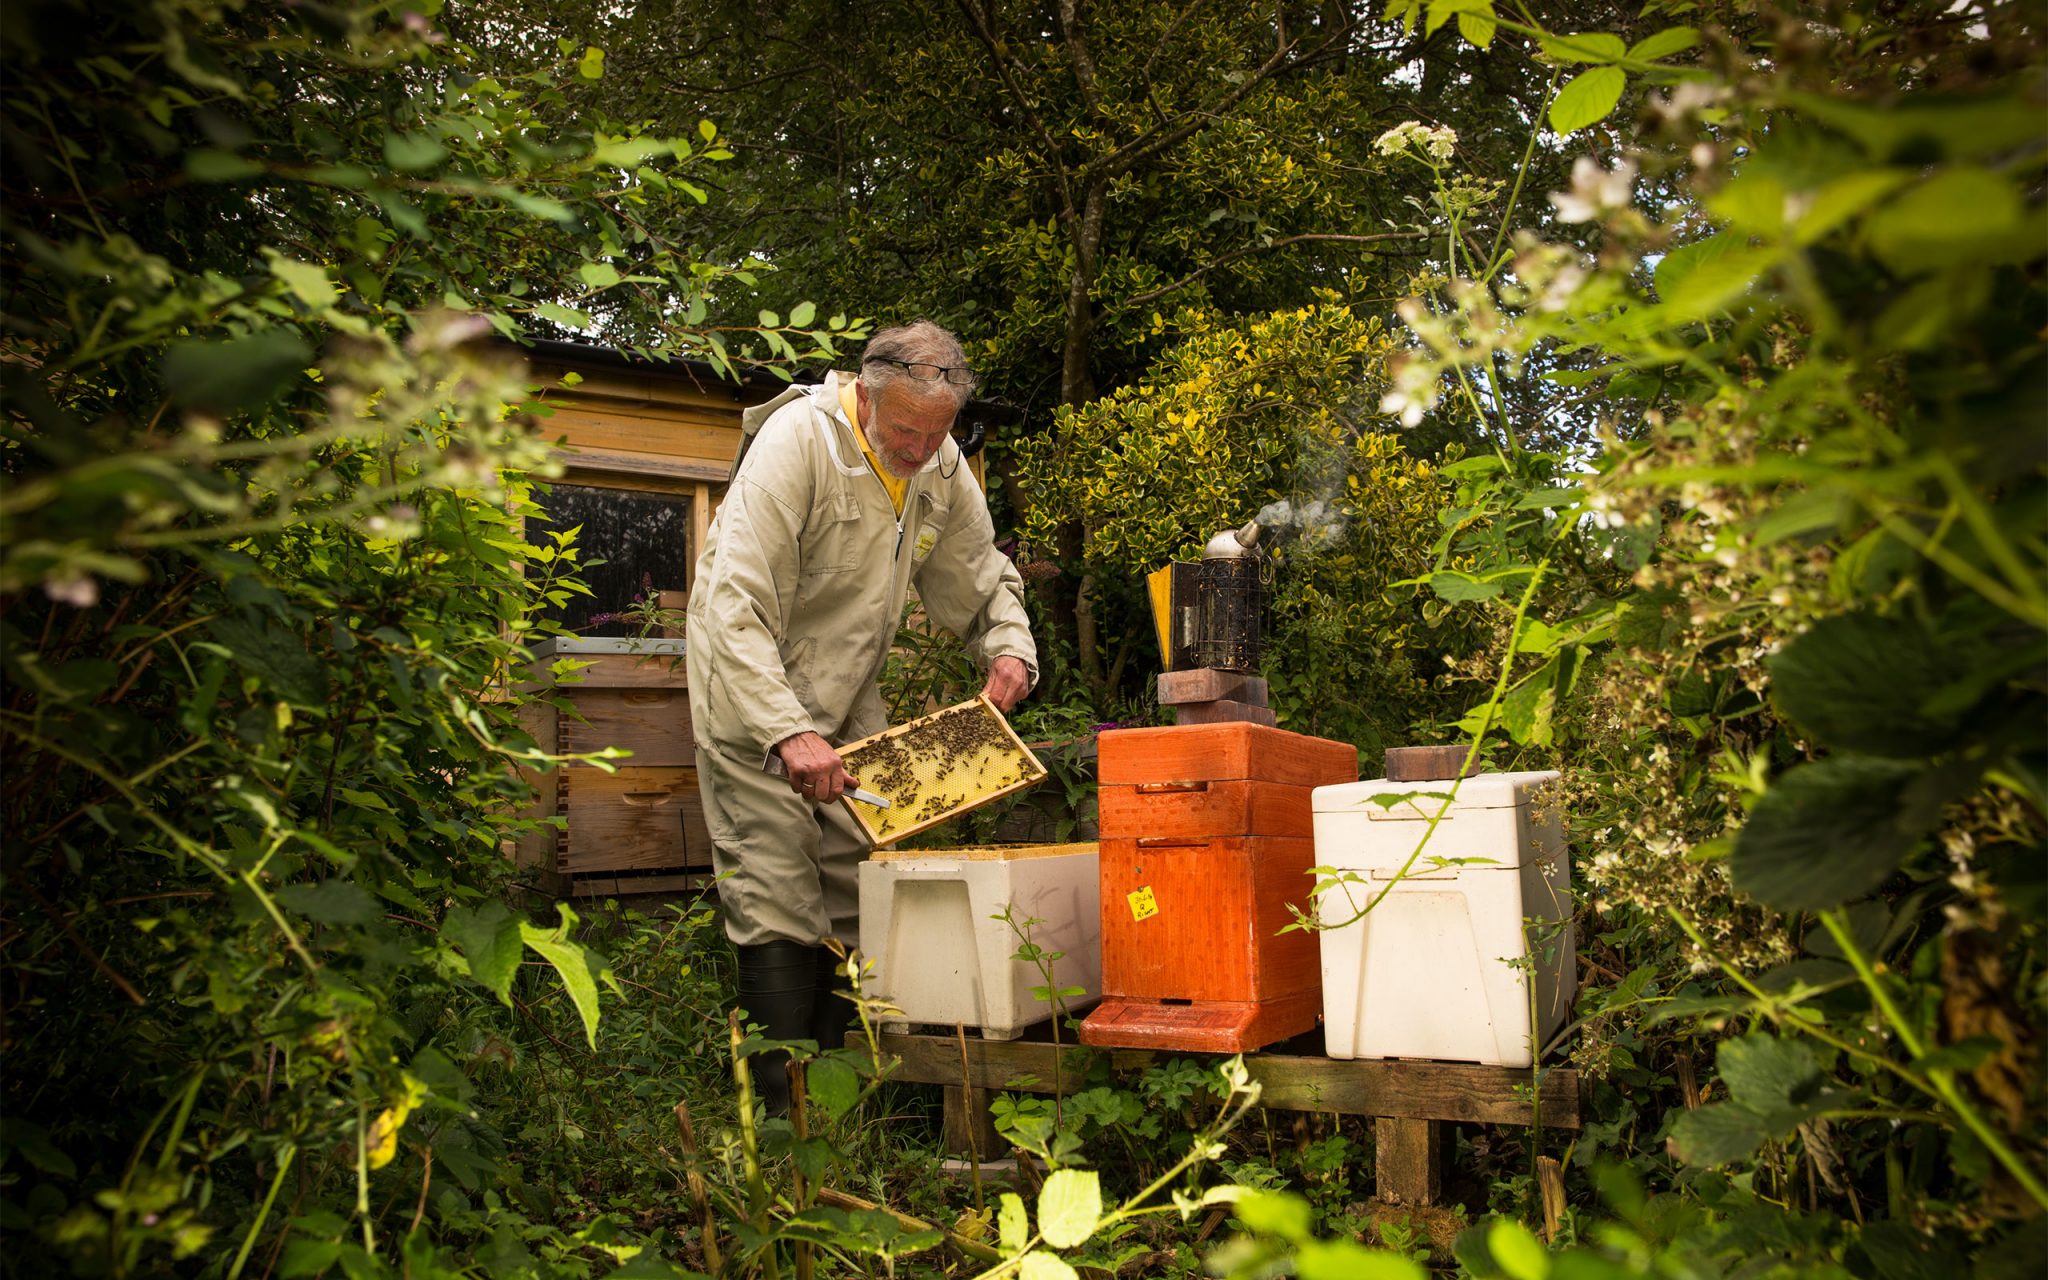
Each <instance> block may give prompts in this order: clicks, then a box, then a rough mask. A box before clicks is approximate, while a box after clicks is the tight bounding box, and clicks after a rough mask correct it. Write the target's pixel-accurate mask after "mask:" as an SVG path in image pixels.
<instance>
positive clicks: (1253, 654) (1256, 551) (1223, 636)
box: [1188, 520, 1266, 672]
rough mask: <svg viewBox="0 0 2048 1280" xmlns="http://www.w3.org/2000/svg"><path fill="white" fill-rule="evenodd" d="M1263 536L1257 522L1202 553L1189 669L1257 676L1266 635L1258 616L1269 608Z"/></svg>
mask: <svg viewBox="0 0 2048 1280" xmlns="http://www.w3.org/2000/svg"><path fill="white" fill-rule="evenodd" d="M1261 532H1263V531H1262V530H1261V529H1260V528H1259V522H1258V521H1256V520H1254V521H1252V522H1251V523H1249V524H1247V525H1245V526H1244V527H1243V528H1241V529H1225V530H1223V531H1222V532H1221V533H1219V534H1217V535H1216V536H1215V537H1213V538H1211V539H1209V542H1208V545H1206V546H1204V547H1203V548H1202V560H1201V563H1200V564H1199V565H1197V566H1196V567H1195V573H1194V579H1195V582H1194V594H1195V601H1194V637H1193V642H1192V643H1191V644H1190V645H1189V646H1188V657H1189V659H1190V663H1191V665H1193V666H1196V667H1209V668H1211V669H1214V670H1218V671H1244V672H1256V671H1257V670H1258V669H1259V656H1260V649H1261V635H1260V628H1259V615H1260V614H1261V613H1262V612H1263V611H1264V608H1265V602H1266V556H1265V553H1264V551H1262V550H1261V549H1260V547H1259V535H1260V534H1261Z"/></svg>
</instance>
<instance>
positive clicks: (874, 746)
mask: <svg viewBox="0 0 2048 1280" xmlns="http://www.w3.org/2000/svg"><path fill="white" fill-rule="evenodd" d="M839 756H840V759H841V760H843V761H844V762H845V763H846V771H847V772H848V773H851V774H852V775H853V776H854V778H855V779H857V780H858V781H859V783H860V785H861V786H862V787H864V788H866V789H867V790H869V791H872V792H875V793H876V794H877V795H881V796H884V797H886V798H887V799H888V800H889V803H890V807H889V808H887V809H878V808H876V807H875V806H873V805H871V804H865V803H862V802H860V801H851V800H850V801H849V802H848V803H847V806H846V807H847V808H848V809H849V810H851V811H852V813H853V817H854V820H855V821H856V822H858V823H860V825H861V828H862V829H863V830H864V831H866V832H867V834H868V837H869V838H870V839H871V840H873V841H874V842H875V843H876V844H877V845H886V844H894V843H895V842H896V841H898V840H902V839H904V838H905V837H907V836H912V835H915V834H917V833H918V832H920V831H923V830H925V829H926V828H928V827H932V826H936V825H937V824H939V823H941V822H944V821H945V820H946V819H948V818H952V817H957V816H958V815H960V814H963V813H966V812H967V811H968V810H970V809H978V808H980V807H981V806H982V805H985V804H987V803H988V802H989V801H991V800H995V799H999V798H1000V797H1002V796H1006V795H1008V794H1010V793H1011V792H1012V791H1017V790H1020V789H1022V788H1024V787H1028V786H1031V785H1032V784H1034V783H1037V782H1042V781H1044V779H1045V766H1044V765H1042V764H1040V763H1039V762H1038V757H1037V756H1034V755H1032V754H1031V749H1030V748H1029V747H1026V746H1025V745H1024V742H1023V740H1022V739H1020V738H1019V737H1018V736H1017V734H1016V731H1015V730H1013V729H1011V728H1010V722H1009V721H1007V720H1005V719H1003V713H1002V712H1000V711H997V710H996V708H995V704H994V703H992V702H990V701H989V700H988V699H987V698H982V697H977V698H973V699H971V700H969V701H967V702H962V703H960V704H959V705H957V706H951V707H947V708H946V709H945V710H943V711H935V712H933V713H932V714H931V715H928V716H924V717H922V718H921V719H917V720H912V721H910V722H909V723H907V724H899V725H897V726H896V727H895V728H893V729H887V730H884V731H883V732H881V733H878V734H876V735H875V736H874V737H872V738H863V739H861V740H860V741H859V742H856V743H853V744H852V745H851V746H848V747H846V748H845V749H843V750H841V751H840V753H839Z"/></svg>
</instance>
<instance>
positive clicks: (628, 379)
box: [533, 361, 772, 413]
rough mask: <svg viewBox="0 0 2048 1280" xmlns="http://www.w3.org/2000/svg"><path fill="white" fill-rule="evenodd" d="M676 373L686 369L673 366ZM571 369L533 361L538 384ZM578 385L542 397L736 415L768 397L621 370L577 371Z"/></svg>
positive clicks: (725, 385)
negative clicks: (746, 406)
mask: <svg viewBox="0 0 2048 1280" xmlns="http://www.w3.org/2000/svg"><path fill="white" fill-rule="evenodd" d="M675 367H676V368H677V369H681V370H684V371H685V372H687V369H686V368H685V367H684V366H675ZM570 368H571V366H569V365H567V364H560V363H556V362H553V361H546V362H543V361H536V362H535V363H534V365H533V372H534V378H535V380H536V381H539V382H548V381H555V382H559V381H560V380H561V377H562V374H563V373H565V372H568V371H569V370H570ZM575 372H576V373H577V374H579V375H580V376H581V377H582V379H583V380H582V381H581V382H579V383H577V384H576V385H575V386H574V387H554V388H550V389H549V390H548V391H547V392H545V393H544V396H543V398H544V399H545V400H546V401H547V403H549V404H575V403H578V402H581V401H586V400H617V401H623V402H625V403H628V404H672V405H689V406H695V407H698V408H701V409H703V410H705V411H707V412H718V411H723V412H726V413H738V412H739V409H740V407H741V406H742V405H743V404H752V403H755V402H757V401H761V400H766V399H768V398H769V396H770V395H771V394H772V393H770V392H766V391H763V392H760V393H755V394H749V392H748V389H747V388H745V387H741V386H737V385H735V384H733V383H730V382H721V381H719V380H718V379H716V378H704V379H701V380H700V379H692V378H688V377H680V378H679V377H674V376H664V375H662V374H655V373H632V372H629V371H627V370H623V369H599V368H589V367H584V368H578V369H576V370H575Z"/></svg>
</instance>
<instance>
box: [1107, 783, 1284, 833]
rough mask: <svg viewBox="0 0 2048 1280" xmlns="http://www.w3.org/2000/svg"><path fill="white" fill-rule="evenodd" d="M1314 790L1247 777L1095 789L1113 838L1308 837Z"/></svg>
mask: <svg viewBox="0 0 2048 1280" xmlns="http://www.w3.org/2000/svg"><path fill="white" fill-rule="evenodd" d="M1314 793H1315V788H1314V787H1297V786H1290V785H1289V784H1287V783H1284V782H1258V781H1254V780H1252V779H1248V778H1219V779H1215V780H1213V781H1212V780H1209V779H1191V780H1187V781H1178V782H1140V783H1135V784H1130V783H1126V784H1124V785H1121V786H1105V787H1098V788H1097V789H1096V803H1097V806H1098V808H1097V814H1098V822H1099V824H1100V829H1101V830H1103V831H1106V832H1108V833H1110V834H1111V835H1113V836H1138V835H1143V836H1153V837H1159V836H1195V837H1206V836H1246V835H1261V836H1312V835H1314V834H1315V806H1314Z"/></svg>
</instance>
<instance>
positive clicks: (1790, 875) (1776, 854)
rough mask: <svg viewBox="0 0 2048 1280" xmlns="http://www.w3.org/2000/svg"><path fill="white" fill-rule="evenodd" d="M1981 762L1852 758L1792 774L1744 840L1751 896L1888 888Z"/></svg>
mask: <svg viewBox="0 0 2048 1280" xmlns="http://www.w3.org/2000/svg"><path fill="white" fill-rule="evenodd" d="M1977 774H1978V769H1977V768H1976V767H1974V766H1972V765H1969V764H1965V763H1958V764H1955V765H1948V766H1941V767H1934V768H1929V767H1925V766H1922V765H1918V764H1914V763H1910V762H1906V761H1898V760H1871V759H1864V758H1859V757H1855V756H1843V757H1837V758H1834V759H1829V760H1821V761H1818V762H1815V763H1812V764H1804V765H1800V766H1799V767H1797V768H1795V769H1793V770H1791V771H1790V772H1788V773H1786V774H1785V775H1784V776H1783V777H1782V778H1780V779H1778V781H1777V782H1775V783H1773V784H1772V786H1771V789H1770V790H1769V791H1768V792H1766V793H1765V794H1764V797H1763V799H1761V800H1759V801H1757V804H1756V808H1755V809H1754V810H1753V811H1752V812H1751V813H1750V816H1749V822H1748V824H1747V825H1746V826H1744V827H1743V828H1742V830H1741V831H1740V832H1739V833H1738V834H1737V835H1736V837H1735V852H1734V854H1733V856H1732V857H1731V858H1730V861H1729V867H1730V870H1731V871H1733V872H1734V875H1735V885H1736V887H1737V888H1739V889H1741V890H1742V891H1743V892H1744V893H1747V894H1749V895H1750V896H1752V897H1754V898H1756V899H1758V900H1759V901H1762V902H1765V903H1767V904H1769V905H1770V906H1773V907H1777V908H1779V909H1780V910H1785V911H1796V910H1807V911H1819V910H1824V909H1826V908H1829V907H1836V906H1840V905H1841V904H1842V903H1844V902H1847V901H1849V900H1851V899H1853V898H1860V897H1862V896H1863V895H1864V894H1866V893H1869V892H1870V891H1871V890H1873V889H1875V888H1877V887H1878V886H1879V885H1880V884H1883V883H1884V881H1885V879H1886V878H1887V877H1888V876H1890V875H1891V874H1892V872H1894V871H1896V870H1898V868H1899V865H1900V864H1901V863H1903V862H1904V861H1905V860H1906V858H1907V856H1908V855H1909V854H1911V853H1912V852H1913V849H1914V848H1915V846H1917V845H1918V844H1919V843H1920V841H1921V839H1922V838H1923V837H1925V836H1926V835H1927V834H1928V833H1929V832H1930V831H1932V830H1934V828H1935V826H1936V825H1937V824H1938V823H1939V822H1940V821H1941V811H1942V809H1943V807H1944V806H1946V805H1947V804H1948V803H1949V802H1950V801H1951V800H1953V799H1955V798H1956V797H1958V796H1960V795H1962V794H1963V793H1965V792H1966V791H1967V790H1968V789H1969V788H1970V786H1972V785H1974V783H1975V780H1976V777H1977Z"/></svg>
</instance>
